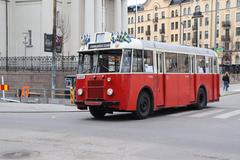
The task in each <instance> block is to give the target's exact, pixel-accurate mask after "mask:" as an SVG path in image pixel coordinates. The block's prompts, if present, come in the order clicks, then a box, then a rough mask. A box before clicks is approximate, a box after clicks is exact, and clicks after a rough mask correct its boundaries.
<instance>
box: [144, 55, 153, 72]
mask: <svg viewBox="0 0 240 160" xmlns="http://www.w3.org/2000/svg"><path fill="white" fill-rule="evenodd" d="M144 72H148V73H153V51H149V50H145V51H144Z"/></svg>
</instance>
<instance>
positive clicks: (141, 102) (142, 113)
mask: <svg viewBox="0 0 240 160" xmlns="http://www.w3.org/2000/svg"><path fill="white" fill-rule="evenodd" d="M152 113H153V96H152V94H151V91H150V90H148V89H143V90H142V91H141V92H140V93H139V95H138V99H137V106H136V111H135V112H134V113H133V114H134V117H135V118H136V119H145V118H147V117H148V116H149V115H150V114H152Z"/></svg>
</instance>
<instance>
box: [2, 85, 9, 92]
mask: <svg viewBox="0 0 240 160" xmlns="http://www.w3.org/2000/svg"><path fill="white" fill-rule="evenodd" d="M8 90H9V85H7V84H2V85H1V91H8Z"/></svg>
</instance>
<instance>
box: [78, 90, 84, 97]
mask: <svg viewBox="0 0 240 160" xmlns="http://www.w3.org/2000/svg"><path fill="white" fill-rule="evenodd" d="M78 95H79V96H82V95H83V89H82V88H80V89H78Z"/></svg>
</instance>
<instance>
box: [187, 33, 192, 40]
mask: <svg viewBox="0 0 240 160" xmlns="http://www.w3.org/2000/svg"><path fill="white" fill-rule="evenodd" d="M190 39H191V33H188V34H187V40H188V41H190Z"/></svg>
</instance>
